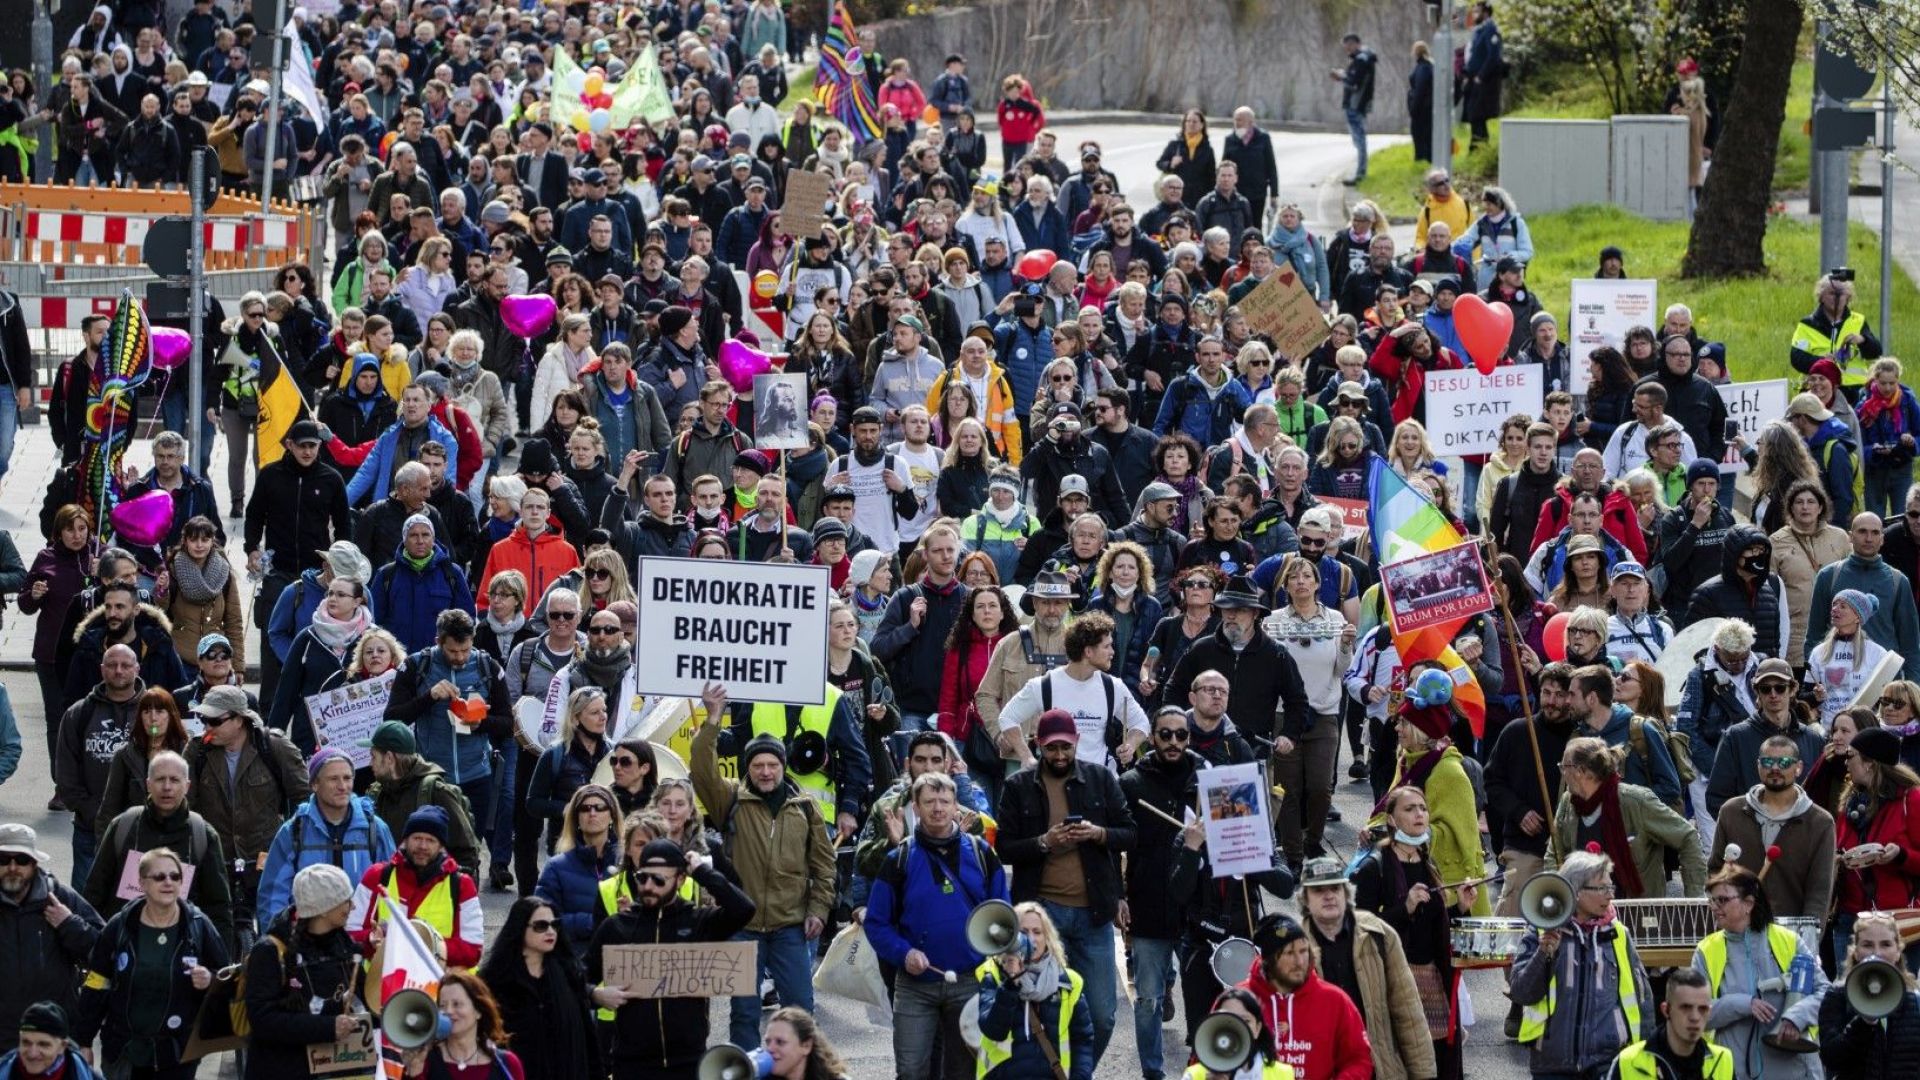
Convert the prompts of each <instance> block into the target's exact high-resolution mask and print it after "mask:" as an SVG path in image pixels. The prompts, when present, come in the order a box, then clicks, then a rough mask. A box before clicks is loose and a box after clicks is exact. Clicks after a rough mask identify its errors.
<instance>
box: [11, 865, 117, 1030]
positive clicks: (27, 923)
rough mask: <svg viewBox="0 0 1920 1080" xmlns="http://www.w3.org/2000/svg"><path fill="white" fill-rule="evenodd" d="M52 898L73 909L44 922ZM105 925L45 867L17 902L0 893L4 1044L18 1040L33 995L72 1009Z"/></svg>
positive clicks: (69, 1011) (34, 877) (36, 874)
mask: <svg viewBox="0 0 1920 1080" xmlns="http://www.w3.org/2000/svg"><path fill="white" fill-rule="evenodd" d="M54 900H58V901H59V902H60V903H61V904H62V905H63V906H65V907H66V908H67V909H68V910H70V911H72V912H73V914H72V915H70V916H68V917H67V918H66V919H65V920H64V921H62V922H61V923H60V925H59V926H53V925H51V924H50V923H48V922H47V905H48V904H49V903H50V902H51V901H54ZM106 925H107V923H106V920H105V919H102V918H101V917H100V915H99V913H98V912H96V911H94V910H93V905H92V904H89V903H87V902H86V900H84V899H83V898H82V897H81V896H80V894H79V893H77V892H75V891H74V890H72V889H70V888H68V887H67V886H65V885H63V884H61V883H60V882H59V881H57V880H55V878H54V876H53V875H52V874H51V873H49V872H48V871H47V870H45V869H44V868H43V869H41V870H40V871H38V872H37V873H35V874H34V875H33V877H32V879H31V880H29V881H28V882H27V888H26V891H25V892H23V893H21V894H20V900H19V902H18V903H15V902H14V901H13V900H12V899H10V898H6V897H0V959H4V961H5V963H6V965H7V970H9V971H11V972H13V974H12V975H11V976H9V977H8V978H7V979H5V980H3V981H0V1037H4V1039H5V1040H6V1044H7V1045H15V1044H17V1043H18V1042H19V1041H20V1040H19V1031H20V1014H21V1013H23V1012H25V1011H27V1006H29V1005H31V1004H33V1003H34V1002H36V1001H51V1002H53V1003H54V1004H56V1005H58V1006H60V1007H61V1008H62V1009H64V1010H66V1012H67V1015H68V1016H72V1015H73V1011H74V1007H75V1005H76V1003H77V1002H78V1001H79V995H80V972H81V970H82V969H83V968H85V967H86V965H87V959H88V957H90V956H91V955H93V946H94V942H95V941H96V940H98V939H99V937H100V933H101V931H102V930H103V929H104V928H105V927H106Z"/></svg>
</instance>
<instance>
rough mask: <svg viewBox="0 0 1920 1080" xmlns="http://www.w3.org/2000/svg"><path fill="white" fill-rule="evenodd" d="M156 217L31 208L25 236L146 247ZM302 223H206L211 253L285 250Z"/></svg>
mask: <svg viewBox="0 0 1920 1080" xmlns="http://www.w3.org/2000/svg"><path fill="white" fill-rule="evenodd" d="M152 224H153V219H152V218H140V217H124V216H118V215H111V214H83V213H58V212H52V211H42V210H30V211H27V215H26V229H25V236H24V239H26V240H28V241H30V242H31V241H38V242H43V243H46V242H57V243H65V244H114V245H119V246H122V247H130V248H137V247H143V246H145V244H146V241H147V230H148V228H149V227H150V226H151V225H152ZM299 233H300V229H299V225H298V224H297V223H296V222H294V221H291V220H288V219H285V218H275V219H268V218H254V219H252V220H247V219H238V220H236V219H232V218H215V219H210V220H208V221H207V222H206V223H205V227H204V236H205V238H206V249H207V250H208V251H210V252H244V251H246V250H248V249H249V248H263V249H267V250H271V251H284V250H286V249H288V248H291V247H295V246H296V245H297V244H298V243H299V239H300V236H299Z"/></svg>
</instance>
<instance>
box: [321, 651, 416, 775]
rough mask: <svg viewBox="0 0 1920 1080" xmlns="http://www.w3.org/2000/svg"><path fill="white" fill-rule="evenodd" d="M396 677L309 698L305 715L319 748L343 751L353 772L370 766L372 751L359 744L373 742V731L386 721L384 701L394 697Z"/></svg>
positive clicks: (387, 676) (395, 673) (396, 674)
mask: <svg viewBox="0 0 1920 1080" xmlns="http://www.w3.org/2000/svg"><path fill="white" fill-rule="evenodd" d="M399 674H400V671H399V669H398V668H396V669H394V670H392V671H389V672H387V673H386V674H385V675H382V676H380V677H379V678H377V679H368V680H367V681H365V682H357V683H348V684H347V685H345V686H336V687H334V688H333V689H331V690H322V691H320V692H319V693H317V694H314V695H311V696H310V697H308V698H307V715H308V716H311V717H312V718H313V732H314V738H315V740H316V741H317V742H319V744H320V745H321V746H333V747H338V748H339V749H341V750H344V751H346V754H347V756H348V757H349V758H352V759H353V767H354V768H355V769H364V768H367V767H368V766H370V765H372V764H373V751H372V750H371V749H370V748H368V747H365V746H361V745H359V743H360V741H361V740H363V739H371V738H373V729H375V728H377V727H379V726H380V722H381V721H382V720H384V719H386V715H387V699H388V698H390V697H392V696H393V680H394V679H395V678H397V677H399Z"/></svg>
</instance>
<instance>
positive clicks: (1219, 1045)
mask: <svg viewBox="0 0 1920 1080" xmlns="http://www.w3.org/2000/svg"><path fill="white" fill-rule="evenodd" d="M1252 1056H1253V1029H1252V1028H1249V1027H1248V1026H1247V1022H1246V1021H1245V1020H1242V1019H1240V1018H1239V1017H1237V1016H1235V1015H1233V1014H1232V1013H1230V1012H1217V1013H1213V1014H1211V1015H1209V1016H1208V1017H1207V1018H1206V1019H1205V1020H1202V1021H1200V1026H1199V1027H1197V1028H1194V1029H1193V1058H1194V1060H1195V1061H1198V1062H1199V1063H1200V1064H1201V1065H1202V1066H1203V1067H1205V1068H1206V1069H1207V1071H1209V1072H1217V1073H1226V1074H1228V1075H1229V1076H1231V1075H1232V1074H1234V1073H1237V1072H1239V1071H1240V1069H1241V1067H1242V1066H1244V1065H1246V1063H1247V1059H1248V1058H1250V1057H1252Z"/></svg>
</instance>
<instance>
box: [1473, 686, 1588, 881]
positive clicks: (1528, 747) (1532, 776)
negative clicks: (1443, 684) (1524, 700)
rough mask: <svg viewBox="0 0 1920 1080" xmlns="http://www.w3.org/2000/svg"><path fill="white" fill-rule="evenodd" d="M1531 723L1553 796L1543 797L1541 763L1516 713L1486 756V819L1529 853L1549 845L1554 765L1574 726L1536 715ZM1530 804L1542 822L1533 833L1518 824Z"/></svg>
mask: <svg viewBox="0 0 1920 1080" xmlns="http://www.w3.org/2000/svg"><path fill="white" fill-rule="evenodd" d="M1533 726H1534V730H1535V731H1537V732H1539V738H1540V757H1539V761H1540V762H1541V763H1542V768H1544V770H1545V772H1546V778H1547V795H1548V796H1549V797H1550V798H1551V800H1552V801H1551V802H1543V801H1542V796H1541V793H1540V775H1541V769H1536V768H1535V767H1534V760H1535V759H1534V754H1533V740H1532V738H1530V737H1529V736H1528V734H1527V724H1526V721H1525V720H1522V719H1519V718H1517V717H1516V718H1515V721H1514V722H1513V723H1509V724H1508V725H1507V726H1506V727H1504V728H1501V729H1500V736H1499V738H1497V739H1495V740H1494V744H1493V754H1492V756H1491V757H1489V758H1488V759H1487V764H1486V769H1485V779H1486V789H1487V813H1488V818H1487V820H1488V821H1489V822H1490V823H1491V822H1496V821H1497V822H1499V823H1501V825H1502V826H1503V827H1504V829H1505V831H1504V833H1501V832H1500V830H1498V829H1496V830H1495V832H1496V834H1499V835H1504V836H1505V844H1506V846H1507V847H1509V848H1512V849H1513V850H1515V851H1524V852H1527V853H1528V854H1530V855H1542V854H1544V853H1545V852H1546V850H1547V832H1548V830H1549V829H1550V828H1552V826H1553V810H1552V807H1554V806H1557V805H1558V804H1559V802H1560V770H1559V769H1558V768H1556V767H1555V766H1556V765H1557V764H1558V763H1559V761H1560V756H1561V754H1562V753H1564V752H1565V751H1566V749H1567V743H1568V742H1570V741H1572V739H1573V737H1574V734H1575V732H1574V726H1573V725H1572V724H1549V723H1546V722H1544V721H1542V720H1541V719H1540V718H1539V717H1538V716H1536V717H1535V718H1534V721H1533ZM1529 810H1531V811H1533V812H1534V813H1536V814H1539V815H1540V819H1541V821H1542V822H1543V825H1542V827H1541V829H1540V833H1539V835H1537V836H1528V835H1527V834H1526V832H1525V831H1524V830H1522V829H1521V828H1520V821H1521V819H1523V818H1525V817H1526V816H1527V811H1529ZM1560 854H1561V856H1562V857H1563V858H1564V857H1565V856H1566V855H1567V854H1568V853H1567V852H1564V851H1563V852H1561V853H1560Z"/></svg>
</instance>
